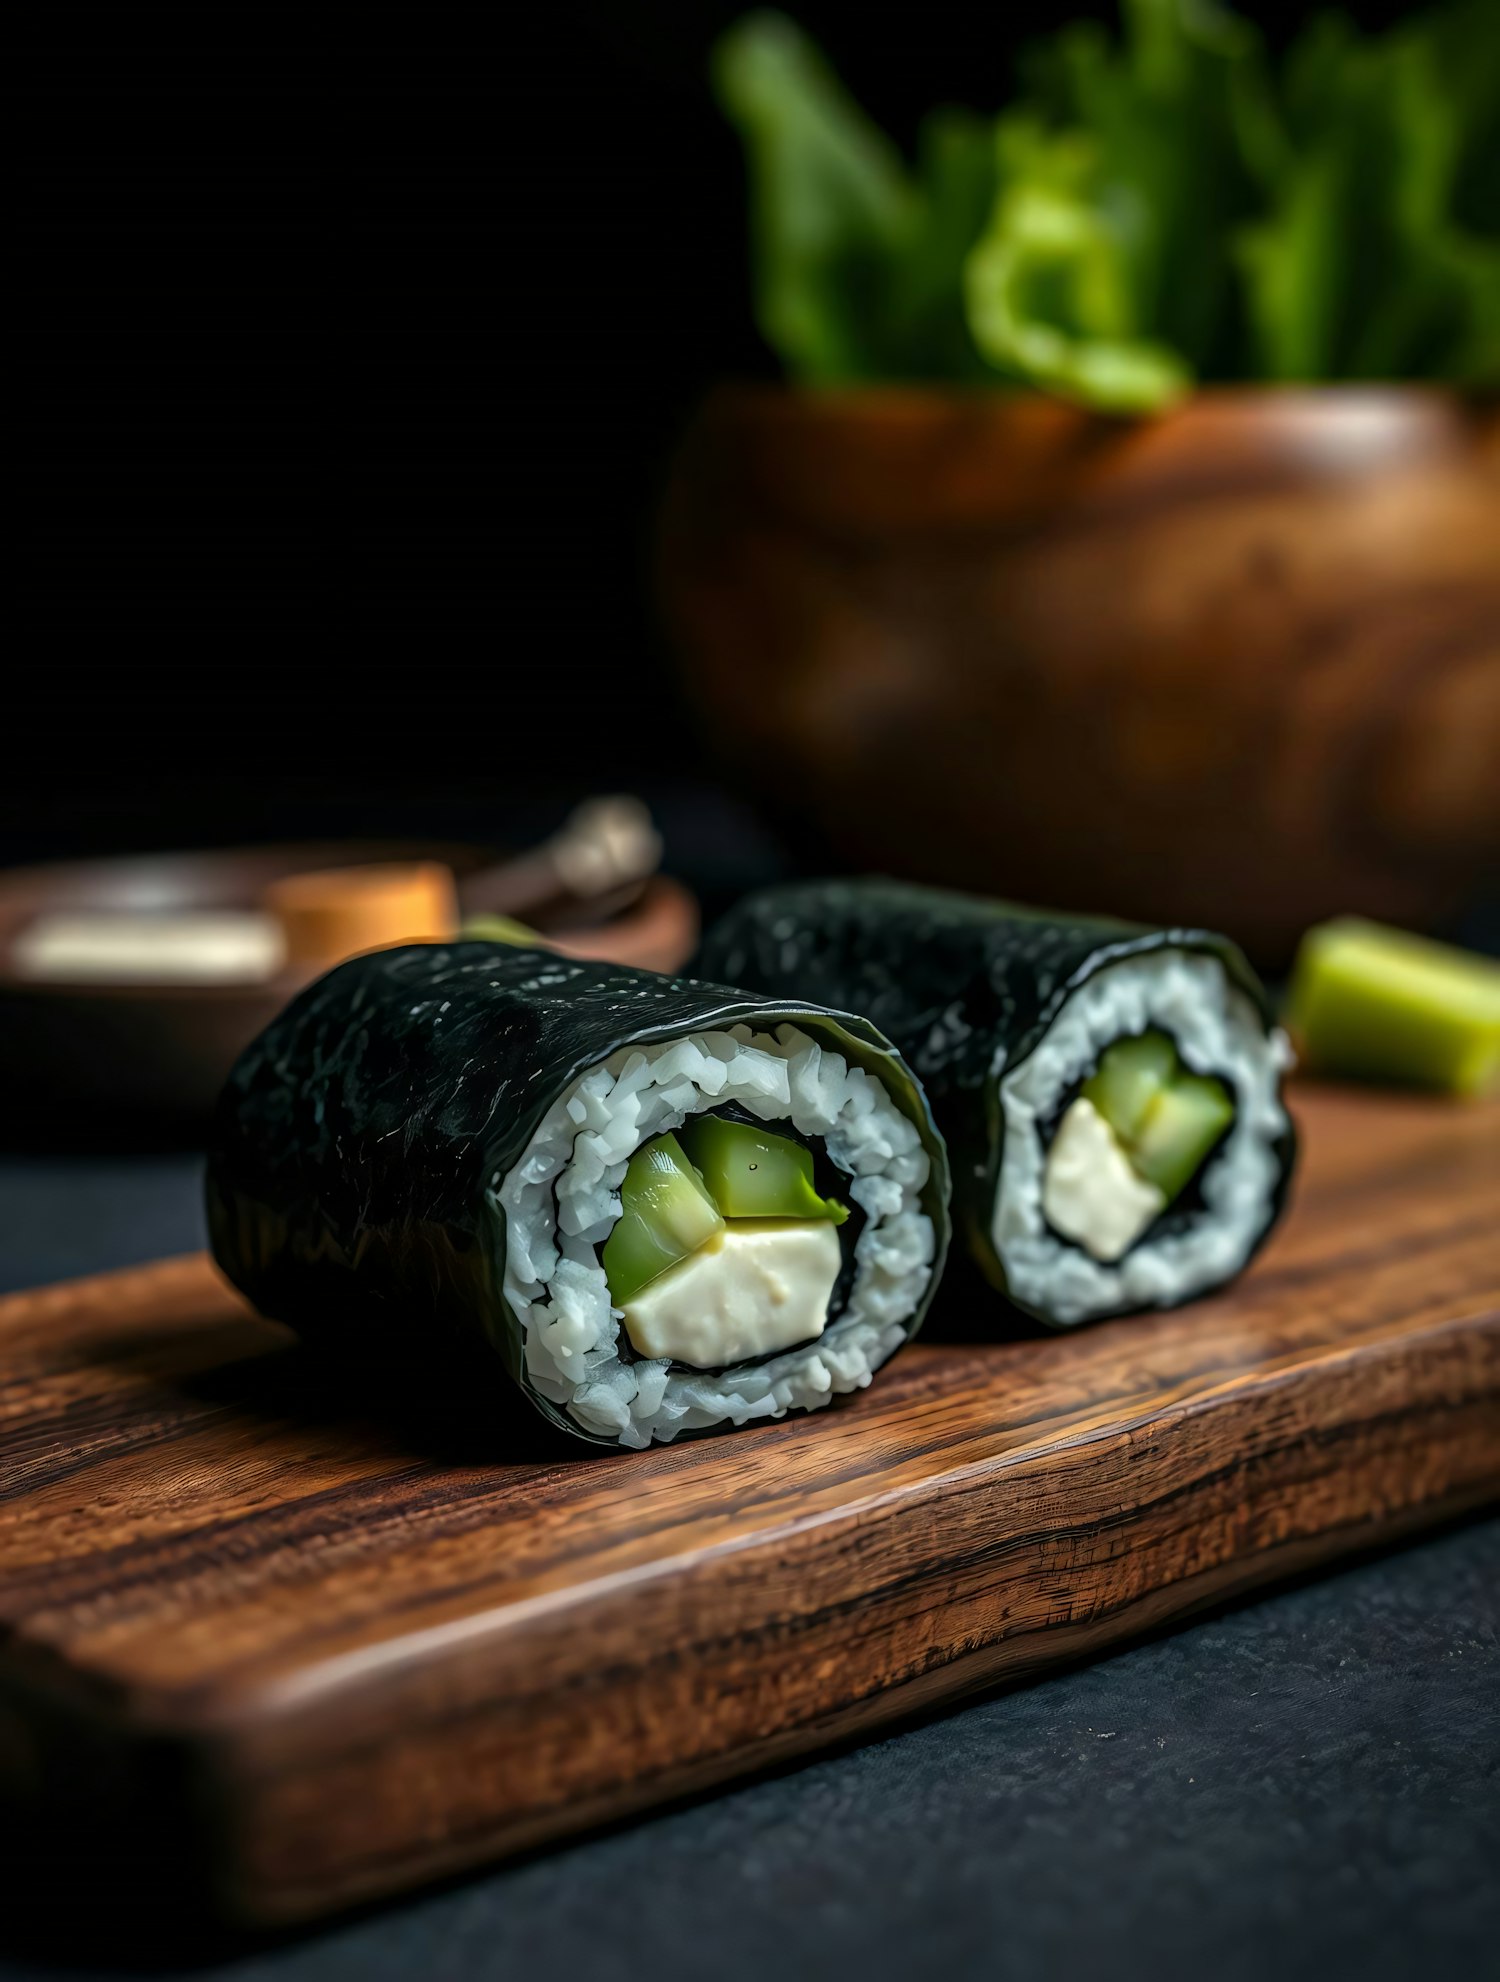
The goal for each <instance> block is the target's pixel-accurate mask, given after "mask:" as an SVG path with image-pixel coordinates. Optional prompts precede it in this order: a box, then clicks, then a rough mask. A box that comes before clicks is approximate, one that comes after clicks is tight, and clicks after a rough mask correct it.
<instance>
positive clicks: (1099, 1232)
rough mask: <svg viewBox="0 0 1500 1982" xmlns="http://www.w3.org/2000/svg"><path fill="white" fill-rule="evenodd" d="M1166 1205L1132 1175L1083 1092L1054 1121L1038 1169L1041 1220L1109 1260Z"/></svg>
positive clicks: (1116, 1139)
mask: <svg viewBox="0 0 1500 1982" xmlns="http://www.w3.org/2000/svg"><path fill="white" fill-rule="evenodd" d="M1166 1208H1167V1200H1166V1197H1165V1196H1164V1195H1163V1193H1162V1192H1161V1191H1159V1190H1158V1189H1157V1187H1156V1185H1155V1184H1150V1183H1147V1182H1146V1180H1145V1179H1144V1178H1143V1177H1141V1176H1139V1175H1137V1173H1136V1170H1135V1167H1134V1165H1133V1164H1132V1163H1131V1161H1130V1158H1129V1156H1127V1155H1126V1153H1125V1149H1124V1147H1123V1145H1122V1144H1121V1142H1120V1139H1119V1137H1118V1136H1117V1135H1116V1134H1115V1132H1114V1130H1113V1129H1112V1128H1111V1127H1110V1125H1109V1123H1108V1122H1106V1121H1105V1119H1104V1117H1103V1116H1102V1115H1101V1114H1100V1113H1099V1110H1098V1109H1097V1108H1096V1107H1095V1106H1094V1104H1093V1102H1092V1101H1089V1100H1087V1099H1086V1098H1085V1097H1084V1096H1083V1095H1081V1094H1080V1095H1079V1097H1078V1099H1077V1100H1076V1101H1075V1102H1074V1103H1073V1105H1072V1106H1071V1107H1070V1108H1069V1109H1068V1111H1067V1113H1066V1114H1065V1115H1064V1116H1063V1118H1062V1121H1061V1122H1060V1123H1059V1124H1058V1129H1057V1134H1056V1135H1055V1136H1054V1137H1053V1139H1052V1147H1051V1149H1050V1150H1049V1151H1048V1152H1047V1163H1046V1168H1045V1169H1044V1170H1043V1172H1042V1210H1043V1212H1044V1213H1045V1214H1046V1219H1047V1223H1048V1224H1049V1225H1050V1226H1051V1227H1052V1229H1053V1230H1054V1231H1056V1232H1061V1233H1062V1235H1063V1237H1064V1238H1065V1239H1072V1240H1073V1242H1074V1243H1075V1244H1076V1245H1080V1246H1082V1247H1083V1249H1084V1251H1085V1252H1086V1253H1088V1254H1089V1255H1090V1257H1091V1258H1093V1259H1097V1260H1101V1261H1103V1262H1104V1263H1105V1264H1107V1265H1108V1264H1112V1263H1113V1262H1114V1261H1115V1260H1117V1259H1121V1258H1123V1257H1124V1255H1125V1254H1126V1253H1128V1252H1129V1250H1130V1248H1131V1247H1132V1246H1133V1245H1134V1244H1135V1242H1136V1240H1137V1239H1138V1238H1139V1237H1140V1236H1141V1234H1142V1233H1143V1232H1144V1231H1145V1230H1146V1228H1147V1226H1149V1225H1151V1224H1152V1223H1154V1221H1155V1220H1156V1219H1158V1218H1159V1217H1160V1216H1161V1214H1162V1213H1163V1211H1165V1210H1166Z"/></svg>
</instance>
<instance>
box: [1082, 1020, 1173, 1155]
mask: <svg viewBox="0 0 1500 1982" xmlns="http://www.w3.org/2000/svg"><path fill="white" fill-rule="evenodd" d="M1179 1064H1180V1063H1179V1061H1178V1058H1177V1048H1176V1047H1175V1046H1174V1045H1173V1044H1172V1042H1171V1040H1170V1039H1169V1038H1168V1037H1167V1035H1166V1034H1165V1033H1164V1032H1143V1033H1141V1034H1140V1035H1139V1037H1138V1038H1135V1039H1117V1040H1116V1041H1115V1043H1114V1044H1113V1045H1112V1046H1109V1047H1106V1048H1105V1050H1104V1052H1103V1053H1102V1054H1101V1056H1100V1059H1099V1064H1098V1066H1097V1067H1096V1068H1095V1069H1094V1071H1093V1073H1091V1074H1090V1075H1089V1077H1088V1079H1087V1080H1086V1081H1085V1082H1084V1084H1083V1096H1084V1099H1085V1100H1086V1101H1090V1102H1092V1103H1093V1105H1094V1107H1095V1108H1097V1109H1098V1111H1099V1113H1100V1114H1101V1115H1102V1116H1103V1117H1104V1119H1105V1121H1106V1122H1108V1123H1109V1126H1110V1127H1111V1128H1112V1129H1113V1130H1114V1132H1115V1134H1116V1135H1117V1136H1118V1137H1119V1138H1120V1140H1121V1141H1122V1142H1124V1143H1129V1142H1130V1141H1131V1139H1132V1137H1134V1135H1135V1134H1136V1132H1137V1130H1138V1129H1139V1128H1140V1126H1141V1124H1142V1123H1143V1122H1144V1121H1145V1119H1146V1116H1147V1115H1148V1114H1149V1113H1150V1111H1151V1108H1152V1106H1153V1104H1154V1103H1155V1101H1156V1099H1157V1097H1158V1096H1159V1095H1160V1093H1161V1092H1162V1090H1163V1088H1165V1087H1167V1086H1169V1085H1170V1083H1171V1080H1172V1076H1173V1075H1174V1074H1175V1073H1176V1072H1177V1069H1178V1066H1179Z"/></svg>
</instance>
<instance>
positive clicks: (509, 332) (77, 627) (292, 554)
mask: <svg viewBox="0 0 1500 1982" xmlns="http://www.w3.org/2000/svg"><path fill="white" fill-rule="evenodd" d="M740 11H741V9H740V8H739V7H737V6H735V5H733V4H728V3H727V0H634V3H633V4H606V3H605V0H597V3H596V4H594V5H590V6H584V7H558V8H552V9H540V8H530V9H525V10H522V9H519V8H509V9H506V10H505V11H504V13H503V14H502V15H501V16H500V17H499V19H500V21H501V23H502V25H503V33H502V34H501V35H500V36H499V37H498V38H497V39H496V40H495V42H494V44H493V45H492V46H490V47H487V48H482V49H478V48H474V47H461V48H450V49H447V50H443V51H433V50H432V49H429V48H422V49H412V48H410V47H403V46H399V45H396V44H394V43H380V42H379V41H378V40H376V41H373V42H372V41H371V40H369V39H361V41H360V42H358V43H356V44H351V45H349V46H348V47H346V48H345V49H343V50H341V51H339V52H330V51H329V50H326V49H299V48H287V47H281V48H276V49H270V50H267V49H244V48H238V49H227V50H216V51H214V52H195V51H193V50H184V49H182V48H169V49H153V50H149V51H146V52H141V51H140V50H139V49H134V50H130V51H125V50H121V49H114V50H107V51H100V50H80V49H79V48H77V47H68V48H66V49H58V50H53V51H51V52H42V53H40V54H37V53H32V54H29V55H27V56H25V57H24V58H20V59H19V60H18V61H17V63H16V64H15V65H14V67H13V76H14V85H13V87H14V97H15V107H16V109H17V111H18V120H19V126H20V136H21V144H20V149H21V156H22V183H21V194H20V217H21V242H20V258H19V268H18V270H17V277H18V279H16V280H15V281H13V284H12V289H11V304H10V308H11V313H12V320H13V323H14V326H15V328H16V330H17V332H18V333H19V335H18V340H17V346H16V348H17V353H18V355H17V358H16V360H15V361H14V364H15V371H14V378H15V381H16V385H17V388H18V392H19V397H20V403H21V427H22V437H21V438H22V465H21V471H20V474H19V475H18V476H17V477H16V478H15V485H16V486H17V488H18V491H19V493H20V496H21V502H20V505H19V507H20V509H21V511H22V518H21V524H20V528H19V532H18V533H16V535H15V537H14V540H13V555H15V567H14V568H15V570H16V574H17V584H16V594H17V596H16V600H15V611H14V615H13V623H14V624H15V625H16V626H17V627H18V629H19V637H18V638H17V639H16V640H15V641H14V643H13V652H14V654H15V661H16V665H13V668H12V671H11V692H10V695H9V697H8V698H7V705H8V706H7V716H6V723H7V727H8V729H9V730H10V734H11V748H10V749H9V750H8V751H7V753H6V777H5V780H4V792H3V798H0V860H6V859H10V860H15V859H27V858H31V857H36V856H45V855H49V854H61V853H68V852H77V851H97V850H106V849H110V848H121V849H125V848H143V847H150V846H165V845H186V844H192V843H195V842H213V843H231V842H234V841H236V840H244V839H257V838H271V837H278V836H295V835H298V834H302V833H308V832H312V833H318V832H329V831H343V830H350V831H377V832H378V831H383V830H391V831H394V830H400V829H403V828H411V829H414V830H418V831H426V830H435V831H456V832H462V833H475V834H480V835H483V834H486V833H488V832H492V831H494V832H504V831H507V830H513V829H514V828H515V822H517V821H524V822H525V829H527V830H529V829H531V827H532V825H533V824H545V823H546V821H547V819H548V817H549V816H550V815H551V814H552V813H553V812H556V811H560V810H561V809H562V808H563V806H564V805H565V803H566V802H567V800H568V799H569V798H571V797H574V796H576V795H578V794H580V793H582V792H584V791H586V790H588V789H590V788H591V787H596V786H600V785H603V786H612V787H613V786H621V785H626V786H634V787H636V788H644V789H646V790H647V792H648V795H652V796H654V797H656V798H658V800H659V801H660V802H662V803H664V804H665V805H666V807H667V810H668V812H670V811H671V808H672V802H673V800H672V795H673V793H674V792H676V791H679V790H681V789H682V788H684V787H687V788H691V787H694V786H698V785H701V784H702V783H703V782H704V781H705V780H706V778H708V777H709V776H710V775H711V765H710V763H709V761H708V759H707V758H706V757H705V754H704V751H703V749H702V747H701V746H700V744H699V743H698V741H697V740H696V739H695V737H694V735H693V733H692V730H691V728H690V725H689V723H688V721H687V719H686V717H685V716H684V715H683V714H681V713H680V711H679V707H678V703H677V699H676V696H675V692H674V688H673V685H672V679H671V673H670V668H669V666H668V664H667V661H666V657H665V656H664V653H663V643H662V642H661V639H660V637H659V635H658V633H657V630H656V628H655V625H654V623H653V619H652V614H651V610H650V587H649V575H648V552H649V540H650V527H651V518H652V513H653V507H654V503H655V499H656V496H657V492H658V489H659V486H660V482H661V478H662V475H663V472H664V468H665V463H666V460H667V458H668V456H669V453H670V450H671V447H672V444H673V441H674V438H675V437H676V435H677V434H678V433H679V432H680V430H681V428H682V425H683V423H684V422H685V420H686V419H687V417H688V416H689V414H690V412H691V410H692V408H693V406H694V404H695V402H696V401H697V400H698V399H699V397H700V396H701V394H702V393H703V391H704V389H705V388H706V387H707V386H708V385H709V384H710V383H711V382H712V381H713V380H714V379H716V378H718V377H721V376H723V375H725V374H739V375H744V374H754V373H764V374H770V373H771V372H772V370H773V367H772V364H771V361H770V359H769V356H768V354H767V353H766V352H765V350H764V347H763V346H762V345H761V344H760V342H759V340H758V338H757V336H756V334H755V331H754V328H753V325H752V322H751V317H750V308H749V291H748V281H747V272H746V256H745V228H744V198H743V177H742V168H741V163H740V158H739V153H738V146H737V143H736V141H735V139H734V137H733V136H732V134H731V133H730V131H729V130H728V128H727V127H726V126H725V125H724V124H723V123H722V122H721V120H720V118H719V116H718V113H717V112H716V110H715V108H714V106H713V104H712V102H711V100H710V97H709V94H708V90H707V86H706V81H705V68H706V61H707V52H708V48H709V46H710V44H711V42H712V40H713V38H714V36H715V34H716V33H717V32H719V31H720V30H721V29H722V28H723V27H724V26H725V25H727V24H728V23H729V22H730V21H731V20H733V19H734V18H735V17H736V16H737V14H738V13H739V12H740ZM798 11H799V17H800V18H801V19H802V20H803V21H804V23H805V24H806V25H807V26H808V27H809V28H810V29H811V30H812V31H813V32H814V33H815V35H816V36H817V37H818V39H819V40H820V41H821V42H822V43H823V45H824V46H825V47H826V48H827V49H828V51H829V52H830V54H831V55H832V57H833V59H834V61H835V63H836V65H837V66H838V68H839V70H840V71H841V73H842V74H843V75H844V76H845V78H846V80H847V81H848V82H849V83H850V85H851V87H852V88H853V89H854V90H855V92H856V93H857V94H858V95H859V96H860V97H861V99H862V100H863V101H864V102H865V103H866V104H867V105H868V106H869V108H870V109H871V110H872V111H873V112H874V113H875V114H876V115H877V116H878V117H879V118H880V119H881V120H882V121H883V122H885V123H886V124H887V125H888V127H889V128H890V129H891V130H892V131H893V132H894V133H895V134H896V135H897V137H898V138H900V139H901V140H903V141H909V140H910V137H911V134H912V132H913V130H914V128H915V125H916V122H917V119H918V117H919V115H920V114H921V112H922V111H923V110H925V109H926V108H928V107H929V106H931V105H932V104H933V103H936V102H939V101H943V100H958V101H966V102H969V103H972V104H974V105H976V106H977V107H980V108H993V107H994V106H995V105H997V104H998V103H999V102H1000V101H1001V100H1002V99H1003V97H1004V95H1005V93H1006V88H1007V79H1008V75H1009V73H1010V66H1011V59H1012V55H1013V52H1014V50H1015V49H1016V47H1017V46H1018V45H1019V44H1020V43H1022V42H1023V41H1024V40H1025V39H1026V38H1027V37H1028V36H1029V35H1031V34H1034V33H1036V32H1038V31H1041V30H1044V29H1048V28H1051V27H1054V26H1056V25H1057V24H1058V23H1059V21H1061V20H1063V19H1066V18H1070V17H1072V16H1073V15H1075V14H1076V13H1078V12H1079V11H1081V10H1080V9H1078V8H1076V7H1073V6H1068V7H1066V8H1053V7H1044V6H1036V5H1032V6H1012V7H1008V8H976V7H972V6H968V5H963V4H951V0H942V4H921V5H902V6H886V7H876V6H870V5H859V4H856V0H810V4H807V5H804V6H802V7H801V8H800V9H799V10H798ZM1084 11H1086V10H1084ZM1096 11H1101V12H1105V13H1106V14H1107V13H1108V11H1109V10H1107V9H1105V10H1096ZM1298 11H1300V10H1289V11H1286V12H1284V13H1282V14H1281V15H1279V16H1277V17H1276V18H1274V19H1272V20H1270V22H1269V32H1271V33H1272V35H1273V36H1274V37H1278V38H1279V37H1281V36H1282V35H1284V33H1285V32H1286V29H1287V26H1288V24H1289V23H1290V22H1291V21H1293V20H1294V19H1295V18H1296V15H1297V13H1298ZM1356 11H1357V13H1358V15H1359V17H1360V19H1361V20H1362V21H1364V22H1366V23H1367V24H1372V25H1373V24H1375V23H1376V22H1379V21H1382V20H1388V19H1390V18H1393V17H1394V16H1395V15H1397V14H1398V13H1399V12H1400V11H1402V10H1400V9H1396V8H1392V7H1390V6H1386V7H1384V8H1382V7H1379V6H1369V5H1366V6H1363V7H1360V8H1358V9H1357V10H1356ZM1258 17H1259V18H1261V20H1262V22H1263V24H1266V23H1267V18H1268V17H1267V16H1266V15H1265V13H1264V12H1263V11H1261V10H1258ZM372 18H373V19H378V17H362V19H364V20H365V21H366V25H367V28H369V22H370V19H372ZM369 31H370V32H371V33H373V28H370V29H369ZM669 839H670V836H669Z"/></svg>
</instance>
